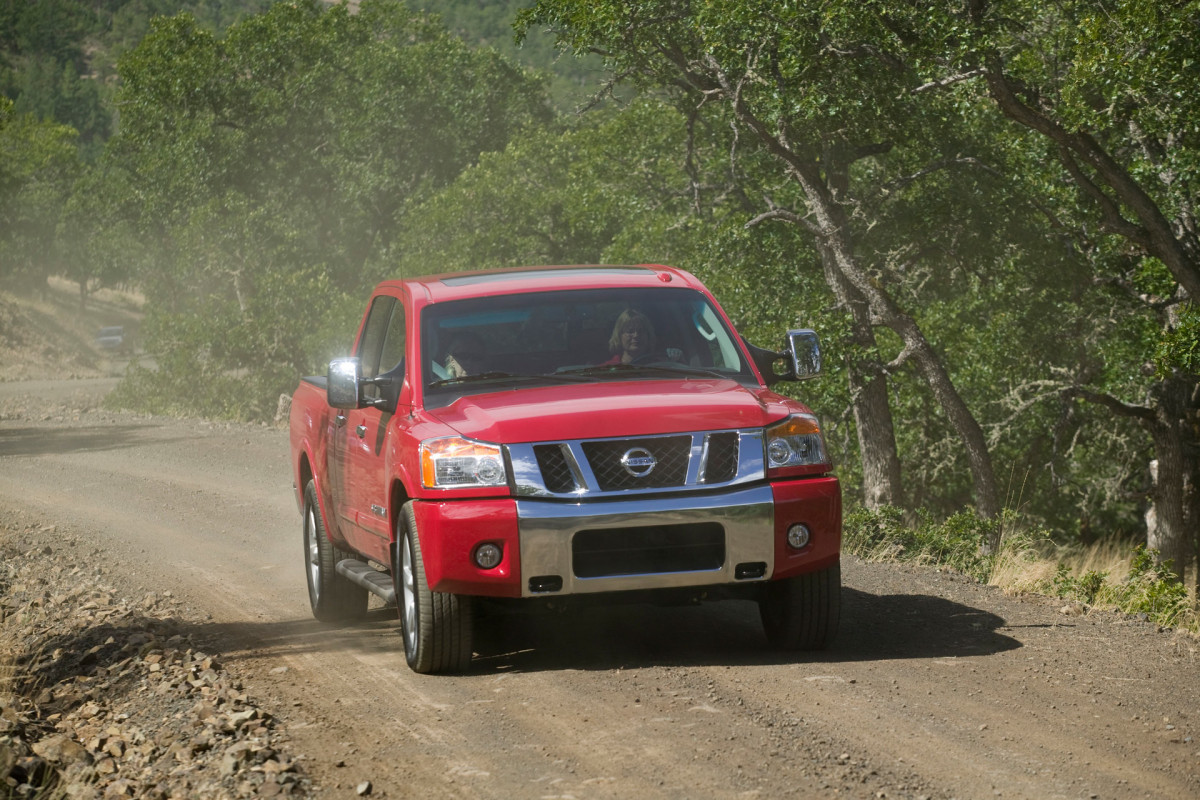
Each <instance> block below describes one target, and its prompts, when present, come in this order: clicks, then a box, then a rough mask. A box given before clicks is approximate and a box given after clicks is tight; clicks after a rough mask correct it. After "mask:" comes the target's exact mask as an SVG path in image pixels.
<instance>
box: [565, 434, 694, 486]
mask: <svg viewBox="0 0 1200 800" xmlns="http://www.w3.org/2000/svg"><path fill="white" fill-rule="evenodd" d="M691 451H692V437H691V436H664V437H657V438H651V439H607V440H604V441H599V442H583V454H584V456H586V458H587V462H588V465H589V466H590V467H591V468H592V474H594V475H595V476H596V481H597V482H598V483H599V485H600V490H601V491H604V492H615V491H621V490H624V489H664V488H668V487H674V486H683V485H684V483H685V482H686V481H687V470H688V460H689V456H690V455H691ZM638 458H640V459H642V461H641V462H640V465H639V462H636V461H635V459H638Z"/></svg>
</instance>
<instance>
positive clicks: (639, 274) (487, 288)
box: [380, 264, 703, 303]
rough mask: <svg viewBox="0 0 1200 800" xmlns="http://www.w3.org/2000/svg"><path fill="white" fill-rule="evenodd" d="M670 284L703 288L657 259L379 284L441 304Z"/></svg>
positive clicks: (491, 271) (490, 271)
mask: <svg viewBox="0 0 1200 800" xmlns="http://www.w3.org/2000/svg"><path fill="white" fill-rule="evenodd" d="M663 285H670V286H675V287H688V288H693V289H701V290H702V289H703V285H702V284H701V283H700V282H699V281H698V280H696V278H695V277H693V276H692V275H691V274H690V273H688V272H685V271H684V270H681V269H677V268H675V267H667V266H663V265H660V264H635V265H610V264H595V265H585V266H551V267H515V268H501V269H488V270H478V271H474V272H449V273H443V274H439V275H425V276H421V277H415V278H405V279H403V280H399V281H385V282H384V283H383V284H381V285H380V288H385V287H388V288H397V289H398V288H400V287H401V286H404V287H407V288H408V289H409V291H410V292H412V294H413V297H414V299H418V298H419V299H420V300H423V301H424V302H425V303H441V302H444V301H447V300H462V299H468V298H472V297H483V296H488V295H497V294H524V293H528V292H539V291H561V290H563V289H606V288H619V287H630V288H632V287H643V286H644V287H654V286H663Z"/></svg>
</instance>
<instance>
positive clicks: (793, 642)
mask: <svg viewBox="0 0 1200 800" xmlns="http://www.w3.org/2000/svg"><path fill="white" fill-rule="evenodd" d="M758 610H759V614H760V616H761V617H762V623H763V630H764V631H766V634H767V641H768V642H770V643H771V646H772V647H775V648H778V649H780V650H824V649H825V648H826V647H828V646H829V644H830V643H831V642H832V641H833V638H834V636H836V635H837V630H838V623H839V621H840V619H841V613H842V565H841V562H838V563H835V564H833V565H832V566H829V567H826V568H825V569H823V570H819V571H817V572H810V573H808V574H807V575H799V576H797V577H795V578H785V579H784V580H781V581H775V582H773V583H770V584H767V586H766V587H765V589H764V591H763V594H762V596H761V597H760V598H759V600H758Z"/></svg>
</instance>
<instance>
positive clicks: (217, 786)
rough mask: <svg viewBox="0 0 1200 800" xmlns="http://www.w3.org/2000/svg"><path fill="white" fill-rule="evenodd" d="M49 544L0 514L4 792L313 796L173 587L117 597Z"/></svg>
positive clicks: (264, 714)
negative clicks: (33, 539)
mask: <svg viewBox="0 0 1200 800" xmlns="http://www.w3.org/2000/svg"><path fill="white" fill-rule="evenodd" d="M41 532H42V533H44V530H43V531H41ZM56 556H57V554H56V553H55V552H54V549H53V547H50V546H45V545H39V546H36V547H30V545H29V543H28V541H27V540H26V539H25V537H23V536H22V531H21V530H18V529H17V528H15V527H14V526H13V525H12V524H11V523H10V524H5V525H0V796H4V797H8V796H12V797H26V796H34V795H37V796H51V797H57V796H60V795H61V796H65V797H69V798H103V800H110V799H112V798H133V797H136V798H162V799H163V800H166V798H214V799H217V800H223V799H224V798H243V797H272V796H281V797H307V796H310V795H311V794H312V786H311V783H310V781H309V779H308V778H307V777H306V775H305V773H304V771H303V769H302V768H301V765H300V764H298V763H297V759H296V758H295V757H294V756H292V755H291V754H290V752H289V749H288V743H287V739H286V735H285V733H284V732H283V730H282V728H281V726H279V725H277V723H276V721H275V719H274V718H273V716H272V714H271V713H270V712H269V711H268V710H267V709H266V708H264V707H263V706H262V705H261V704H260V703H259V702H257V701H256V700H255V699H254V698H252V697H250V696H249V695H248V694H247V693H246V692H245V691H244V690H243V687H242V684H241V682H240V681H239V680H238V679H237V677H236V675H233V674H231V673H230V672H229V671H228V670H226V669H225V667H224V666H223V665H222V663H221V660H220V658H219V655H217V654H214V653H213V652H211V648H209V647H205V646H204V643H203V642H197V641H195V639H194V637H193V636H192V635H191V634H189V632H188V624H187V623H186V621H185V620H183V619H182V618H181V617H180V615H179V613H178V612H179V608H178V603H177V601H175V600H174V598H172V597H170V596H159V595H148V596H146V597H144V598H140V599H138V600H136V601H134V600H130V599H128V598H124V597H122V596H120V594H119V593H118V592H117V591H116V590H114V589H112V588H111V587H109V586H107V585H106V584H105V583H104V582H103V581H102V579H101V576H100V575H98V574H95V572H98V571H93V572H91V573H89V572H88V571H87V570H86V569H84V568H81V567H79V566H75V565H72V564H71V563H69V561H67V560H65V559H62V558H59V557H56Z"/></svg>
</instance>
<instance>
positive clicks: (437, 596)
mask: <svg viewBox="0 0 1200 800" xmlns="http://www.w3.org/2000/svg"><path fill="white" fill-rule="evenodd" d="M392 577H393V580H394V581H395V584H396V608H397V610H398V611H399V613H400V628H401V633H402V634H403V636H404V658H405V660H407V661H408V666H409V667H411V668H412V670H413V672H419V673H423V674H429V673H438V672H465V671H466V670H467V668H468V667H469V666H470V664H471V633H472V616H473V610H474V607H473V604H472V602H471V598H470V597H467V596H464V595H456V594H448V593H446V592H434V591H430V589H429V581H428V580H427V579H426V577H425V559H424V556H423V555H422V553H421V538H420V537H419V536H418V535H417V518H416V515H415V514H414V512H413V505H412V503H411V502H410V503H407V504H406V505H405V506H404V510H403V512H402V513H401V514H400V520H399V527H398V530H397V531H396V556H395V566H394V567H393V569H392Z"/></svg>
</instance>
